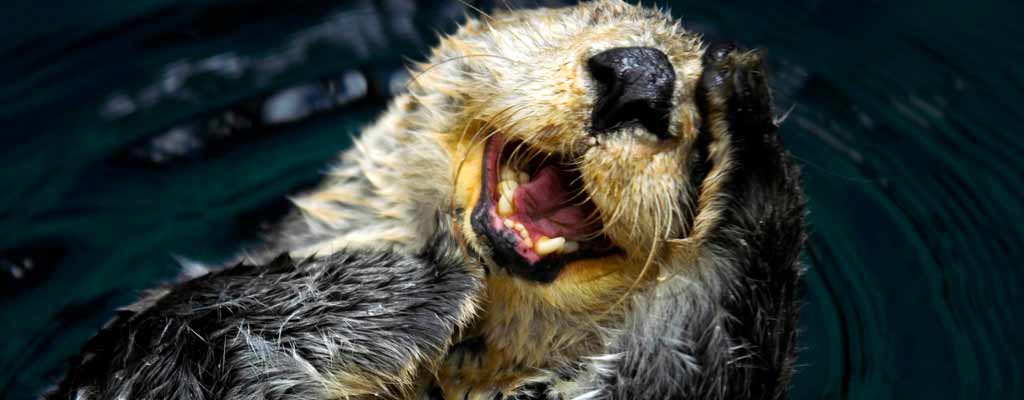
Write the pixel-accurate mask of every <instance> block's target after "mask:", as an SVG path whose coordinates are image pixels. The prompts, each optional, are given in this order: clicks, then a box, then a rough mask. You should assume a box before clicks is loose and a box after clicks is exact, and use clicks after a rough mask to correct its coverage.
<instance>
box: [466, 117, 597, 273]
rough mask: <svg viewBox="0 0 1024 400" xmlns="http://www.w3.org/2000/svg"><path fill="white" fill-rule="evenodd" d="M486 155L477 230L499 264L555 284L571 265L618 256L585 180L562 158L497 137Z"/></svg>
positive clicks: (474, 220)
mask: <svg viewBox="0 0 1024 400" xmlns="http://www.w3.org/2000/svg"><path fill="white" fill-rule="evenodd" d="M484 152H485V153H484V162H483V169H484V170H483V178H482V179H483V182H482V187H483V189H482V192H481V194H480V199H479V201H478V203H477V205H476V207H475V208H474V211H473V216H472V224H473V229H474V230H475V231H476V232H477V234H479V235H481V236H482V237H483V238H485V239H486V240H487V241H488V242H489V243H488V244H489V245H490V247H491V249H492V250H493V254H492V257H493V259H494V261H495V262H496V263H498V264H499V265H501V266H503V267H505V268H508V269H509V270H510V272H512V273H513V274H515V275H518V276H521V277H524V278H528V279H531V280H536V281H541V282H551V281H553V280H554V279H555V278H556V277H557V276H558V273H559V272H560V271H561V269H562V267H564V266H565V264H567V263H569V262H571V261H575V260H580V259H586V258H597V257H602V256H607V255H610V254H613V253H615V252H616V251H617V249H616V248H615V246H613V245H612V244H611V242H610V241H609V240H608V238H607V237H605V236H604V235H603V234H601V231H602V225H601V218H600V215H599V214H598V210H597V208H596V207H595V206H594V204H593V203H592V202H590V201H589V197H588V196H587V194H586V192H585V191H584V189H583V187H582V179H581V177H580V174H579V173H578V172H576V171H575V168H574V166H573V165H572V164H571V163H570V162H568V161H566V160H565V159H564V157H563V156H561V155H559V154H551V153H543V152H537V151H534V150H533V149H531V148H529V147H528V146H527V145H525V144H523V143H521V142H508V141H506V140H505V139H504V138H502V137H500V136H498V135H494V137H492V138H491V139H490V140H489V141H488V143H487V146H486V149H485V150H484ZM538 153H539V154H538ZM527 154H529V155H530V156H529V157H527V156H526V155H527Z"/></svg>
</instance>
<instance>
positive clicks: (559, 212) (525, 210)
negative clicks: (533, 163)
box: [512, 165, 589, 240]
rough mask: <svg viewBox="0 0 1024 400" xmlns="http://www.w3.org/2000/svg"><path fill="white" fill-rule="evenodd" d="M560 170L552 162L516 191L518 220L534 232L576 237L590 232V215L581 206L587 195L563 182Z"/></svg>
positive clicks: (536, 233)
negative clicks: (576, 193) (577, 193)
mask: <svg viewBox="0 0 1024 400" xmlns="http://www.w3.org/2000/svg"><path fill="white" fill-rule="evenodd" d="M563 183H564V184H566V185H567V184H568V183H569V182H562V180H561V177H560V176H559V175H558V170H557V169H555V167H554V166H552V165H549V166H547V167H544V168H542V169H541V170H540V171H538V172H537V173H536V174H534V177H533V180H531V181H530V182H527V183H525V184H523V185H521V186H519V188H518V189H516V192H515V195H513V198H512V201H513V202H514V203H515V208H516V218H515V219H516V220H517V221H521V222H523V224H524V225H526V228H527V230H529V231H530V233H531V236H534V235H537V236H539V235H544V236H547V237H557V236H565V237H566V238H567V239H570V240H571V239H576V238H579V237H581V236H583V235H585V234H587V233H588V232H589V230H588V229H587V226H584V221H585V220H586V219H587V217H588V216H589V214H588V212H587V211H586V210H584V209H583V208H582V207H579V206H577V205H576V204H579V203H580V202H581V201H582V200H583V199H582V198H578V197H577V198H574V197H573V193H571V192H570V191H568V190H566V189H565V187H564V186H563Z"/></svg>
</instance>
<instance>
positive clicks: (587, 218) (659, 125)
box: [410, 1, 720, 284]
mask: <svg viewBox="0 0 1024 400" xmlns="http://www.w3.org/2000/svg"><path fill="white" fill-rule="evenodd" d="M703 52H704V49H703V48H702V45H701V42H700V39H699V38H698V37H697V36H696V35H694V34H692V33H689V32H686V31H685V30H683V29H682V28H681V27H680V26H679V25H678V24H677V23H676V22H675V21H673V20H672V19H671V17H670V16H668V15H666V14H663V13H662V12H660V11H658V10H652V9H646V8H641V7H637V6H632V5H629V4H626V3H622V2H618V1H596V2H593V3H588V4H583V5H580V6H577V7H572V8H565V9H556V10H550V9H542V10H529V11H517V12H510V13H505V14H497V15H493V16H484V17H482V18H481V19H480V20H472V21H469V22H467V23H466V24H465V25H464V26H462V27H461V28H460V29H459V31H458V32H457V33H455V34H454V35H452V36H450V37H447V38H444V39H442V41H441V43H440V45H439V46H437V48H436V49H435V50H434V52H433V54H432V56H431V58H430V60H429V61H428V62H427V63H424V64H423V65H420V66H418V69H417V70H415V71H414V72H413V73H414V79H413V81H412V83H411V85H410V88H411V95H412V99H413V102H414V103H415V107H417V108H418V110H419V111H420V113H419V114H420V115H421V117H420V120H418V121H416V124H418V125H420V127H429V128H430V129H432V130H435V132H432V133H434V134H436V135H438V136H439V137H441V138H442V140H443V141H444V142H445V143H446V147H447V148H448V150H449V152H450V154H451V156H452V160H453V165H452V174H453V179H454V188H455V190H454V195H453V202H454V204H455V207H454V208H455V209H459V210H464V212H463V213H462V214H460V216H459V218H460V221H459V224H460V228H459V230H460V231H461V235H462V236H463V237H464V238H465V239H466V242H467V243H468V244H469V246H470V247H471V248H472V249H473V250H474V251H475V252H476V253H477V254H479V255H481V256H483V257H484V258H485V259H489V260H490V261H492V265H495V266H497V267H499V268H500V269H502V270H504V271H508V272H510V273H511V275H513V276H515V277H517V278H519V279H522V280H526V281H534V282H540V283H552V282H553V283H556V284H558V283H567V284H572V283H574V282H575V283H579V282H581V280H588V279H593V278H595V277H600V276H607V275H609V274H611V275H616V274H618V275H622V276H624V277H625V276H629V277H631V278H636V277H638V275H637V273H638V271H640V270H641V269H645V270H650V271H652V272H653V271H654V270H656V269H657V268H658V266H660V265H665V264H666V257H669V253H671V252H670V251H669V250H666V249H667V248H668V247H670V246H664V245H665V244H666V243H669V242H670V241H678V240H681V239H684V238H687V237H690V236H692V234H693V233H694V228H695V224H697V223H699V221H698V220H699V218H698V217H697V214H698V210H699V209H700V208H701V207H702V206H699V203H701V202H704V203H707V200H706V199H705V198H710V197H708V196H710V195H705V194H706V193H704V194H702V192H708V191H709V190H712V189H713V188H709V187H708V184H707V183H705V184H704V187H703V188H702V187H701V182H711V181H713V178H714V177H713V176H712V175H714V174H716V173H719V172H720V171H719V172H716V168H715V167H714V166H712V165H711V164H712V163H710V162H708V160H713V159H714V158H715V157H717V156H720V155H716V154H713V153H715V151H716V150H715V148H714V143H713V140H712V139H713V138H705V137H703V136H707V135H702V134H701V132H702V131H706V130H702V129H701V126H702V117H701V113H699V112H698V107H697V101H696V100H695V99H696V96H697V93H696V91H697V86H698V85H697V82H698V80H699V79H700V76H701V71H702V62H701V57H702V55H703ZM705 119H707V118H705ZM709 166H710V167H709ZM718 170H720V168H719V169H718ZM652 266H653V267H654V268H650V269H649V268H647V267H652Z"/></svg>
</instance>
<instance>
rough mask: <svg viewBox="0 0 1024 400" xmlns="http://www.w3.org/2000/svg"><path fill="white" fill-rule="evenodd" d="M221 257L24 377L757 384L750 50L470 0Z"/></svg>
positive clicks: (767, 167)
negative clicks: (315, 172)
mask: <svg viewBox="0 0 1024 400" xmlns="http://www.w3.org/2000/svg"><path fill="white" fill-rule="evenodd" d="M294 203H295V205H296V208H295V212H294V214H293V215H292V216H291V217H289V218H288V219H287V220H286V221H285V222H283V223H282V226H281V228H280V229H279V234H278V235H277V236H276V237H275V238H274V239H272V240H270V241H269V242H268V243H266V244H265V245H262V246H260V247H259V248H256V249H251V250H250V251H247V252H246V253H245V255H244V256H243V257H242V258H241V260H240V261H239V262H236V263H232V264H230V265H228V266H226V267H224V268H220V269H213V270H211V271H209V272H207V273H205V274H201V275H199V276H195V277H192V278H190V279H187V280H183V281H182V282H179V283H175V284H172V285H168V286H165V287H162V288H159V289H156V290H154V291H152V292H151V293H150V294H149V295H147V296H146V297H145V298H143V299H142V300H141V301H139V302H138V303H136V304H134V305H131V306H128V307H126V308H124V309H123V310H121V311H119V313H118V315H117V316H116V317H115V318H114V320H112V321H111V322H110V323H108V324H107V326H105V327H104V328H103V329H102V330H101V331H100V332H99V333H98V334H97V335H96V336H95V337H94V338H93V339H91V340H90V341H89V342H88V343H87V344H86V346H85V348H84V350H83V351H82V353H81V355H80V356H79V357H77V358H76V359H75V360H74V361H73V365H72V368H71V370H70V372H69V373H68V374H67V376H66V377H65V379H64V380H63V381H62V382H60V383H59V384H58V385H57V387H56V388H55V389H54V390H53V391H52V392H51V393H49V394H48V395H47V398H50V399H83V400H84V399H107V398H110V399H132V398H154V399H169V398H188V399H207V398H208V399H363V398H395V399H412V398H415V399H420V398H438V399H442V398H443V399H496V398H541V399H555V398H565V399H570V398H579V399H599V398H621V399H646V398H650V399H664V398H700V399H768V398H772V399H774V398H783V397H786V396H787V394H788V388H789V385H790V377H791V374H792V369H793V360H794V357H795V344H794V340H795V331H796V319H797V311H798V298H797V294H796V286H797V282H798V279H799V275H800V266H799V252H800V249H801V246H802V244H803V241H804V236H805V233H804V200H803V197H802V195H801V190H800V184H799V177H798V171H797V169H796V167H795V166H794V165H793V163H792V161H791V160H790V157H789V156H788V154H787V153H786V151H785V150H784V149H783V148H782V147H781V144H780V141H779V138H778V136H777V134H776V121H775V119H774V118H773V110H772V106H771V96H770V92H769V89H768V85H767V84H766V81H765V75H764V72H763V70H762V68H761V61H760V57H759V55H758V54H757V53H756V52H748V51H740V50H737V49H734V48H733V47H732V46H727V45H725V46H723V45H710V44H707V43H704V42H703V41H702V39H701V38H700V37H699V36H698V35H696V34H693V33H691V32H689V31H687V30H685V29H684V28H682V27H681V25H680V24H679V23H678V22H676V21H674V20H673V19H672V18H671V17H670V16H668V15H666V14H664V13H662V12H660V11H658V10H654V9H649V8H643V7H640V6H634V5H629V4H627V3H624V2H619V1H616V0H599V1H594V2H592V3H586V4H581V5H578V6H574V7H569V8H561V9H535V10H520V11H508V12H501V13H497V14H495V15H486V14H484V15H481V16H480V17H479V18H477V19H471V20H469V21H467V22H465V23H464V24H463V25H462V26H461V27H460V28H459V29H458V31H457V32H456V33H454V34H453V35H451V36H448V37H445V38H443V39H442V40H441V41H440V43H439V44H438V45H437V47H436V48H435V49H434V50H433V52H432V54H431V55H430V57H429V60H428V61H426V62H424V63H422V64H419V65H416V66H415V67H413V68H412V71H411V79H410V82H409V85H408V90H407V92H406V93H404V94H401V95H399V96H397V97H396V98H395V99H394V100H393V101H392V103H391V104H390V106H389V107H388V109H387V110H386V112H385V113H384V114H383V116H381V117H380V119H379V120H378V121H377V122H376V123H374V124H373V125H372V126H370V127H368V128H367V129H365V130H364V131H363V132H362V133H361V135H360V136H359V138H358V140H357V141H356V143H355V145H354V146H353V148H351V149H350V150H348V151H346V152H344V153H343V154H342V156H341V159H340V161H339V162H338V164H337V165H336V166H334V167H333V169H332V170H331V171H330V173H329V176H328V177H327V179H326V180H325V182H324V183H323V184H322V185H321V186H320V187H319V188H318V189H316V190H314V191H312V192H310V193H306V194H303V195H301V196H299V197H297V198H295V199H294Z"/></svg>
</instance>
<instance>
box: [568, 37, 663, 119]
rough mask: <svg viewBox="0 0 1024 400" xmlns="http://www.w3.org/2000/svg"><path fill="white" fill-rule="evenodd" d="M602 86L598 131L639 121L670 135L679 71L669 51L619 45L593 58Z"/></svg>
mask: <svg viewBox="0 0 1024 400" xmlns="http://www.w3.org/2000/svg"><path fill="white" fill-rule="evenodd" d="M587 68H588V69H589V71H590V74H591V76H592V77H593V78H594V81H596V82H597V83H598V84H599V86H600V89H599V93H598V99H597V104H596V105H595V107H594V111H593V114H592V117H591V129H592V130H593V131H594V132H595V133H603V132H608V131H611V130H614V129H617V128H619V127H622V126H625V125H629V124H639V125H642V126H643V127H644V128H646V129H647V130H648V131H650V132H651V133H653V134H654V135H655V136H658V137H659V138H667V137H668V125H669V116H670V112H671V109H672V93H673V90H674V88H675V80H676V73H675V70H674V69H673V68H672V63H671V62H670V61H669V60H668V57H667V56H666V55H665V53H662V52H661V51H659V50H657V49H653V48H650V47H619V48H614V49H611V50H606V51H603V52H601V53H599V54H597V55H595V56H593V57H591V58H590V59H589V60H587Z"/></svg>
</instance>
